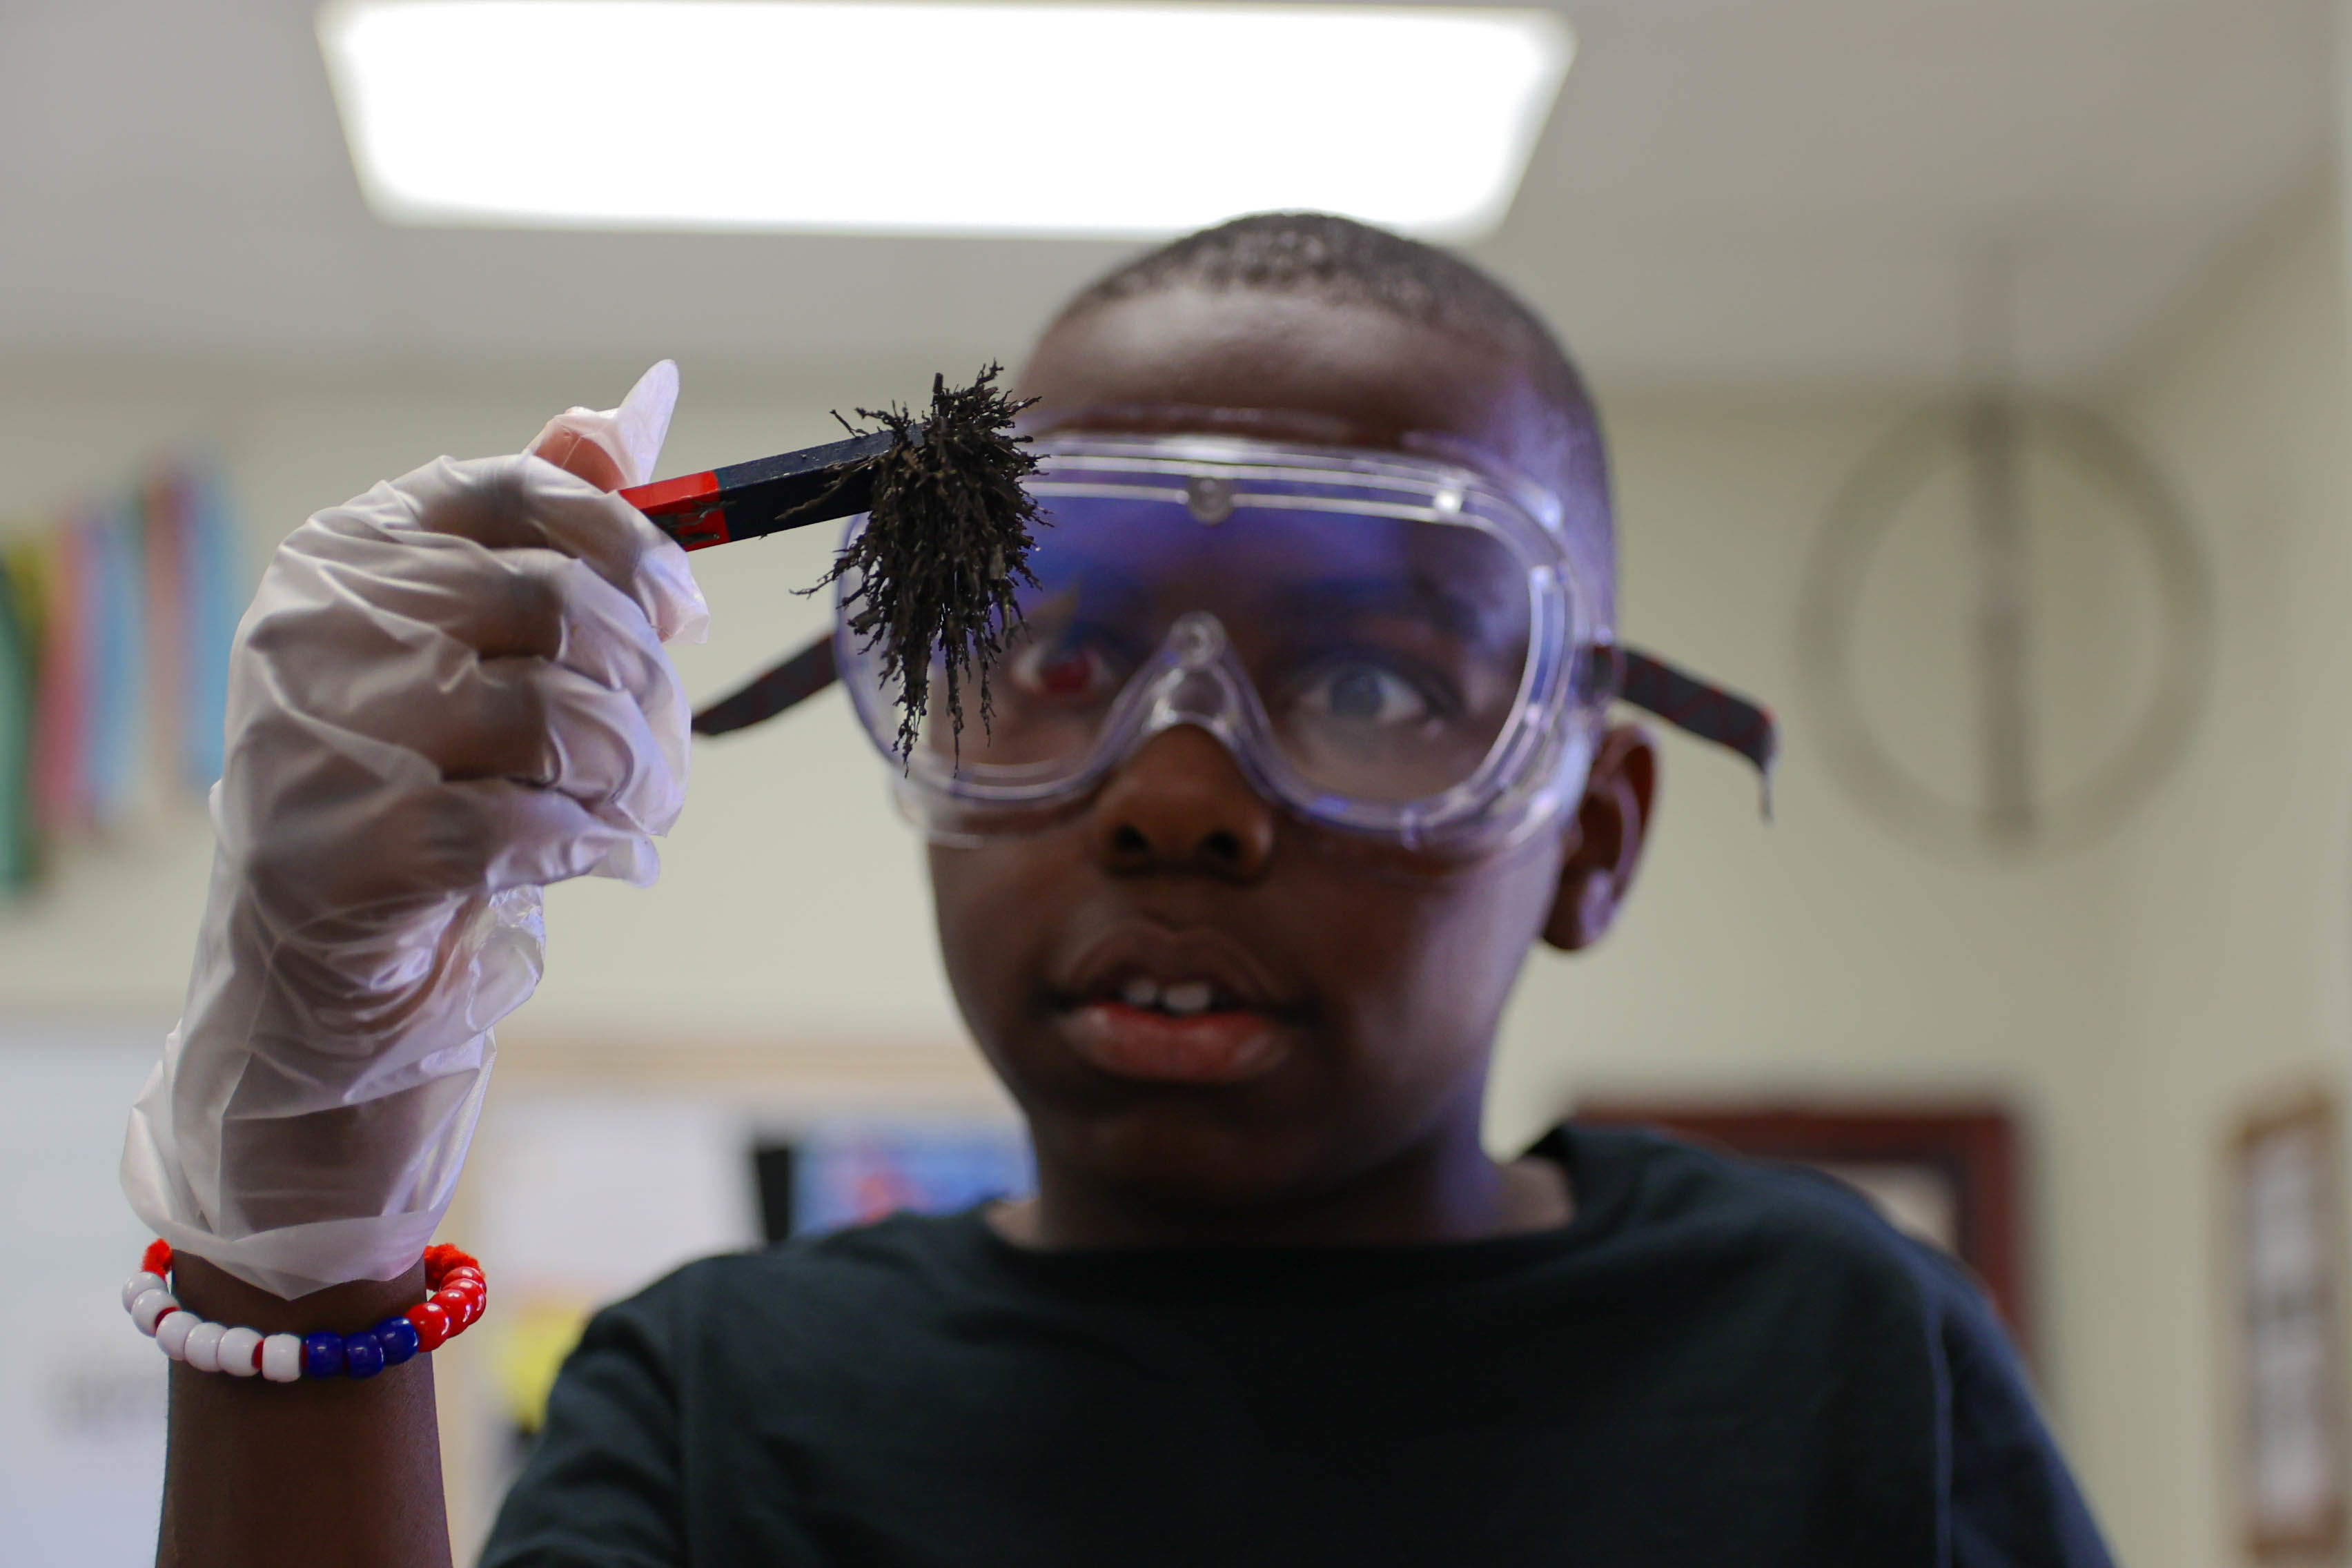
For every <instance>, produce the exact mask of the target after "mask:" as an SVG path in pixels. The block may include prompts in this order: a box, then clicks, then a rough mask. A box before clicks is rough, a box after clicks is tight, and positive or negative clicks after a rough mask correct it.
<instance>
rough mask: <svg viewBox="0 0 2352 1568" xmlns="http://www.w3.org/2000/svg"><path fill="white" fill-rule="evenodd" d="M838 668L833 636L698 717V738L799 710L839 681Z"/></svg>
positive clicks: (751, 682)
mask: <svg viewBox="0 0 2352 1568" xmlns="http://www.w3.org/2000/svg"><path fill="white" fill-rule="evenodd" d="M839 675H840V672H839V671H838V670H836V669H835V668H834V662H833V635H832V634H831V633H830V632H828V633H826V634H825V635H824V637H819V638H817V639H816V640H815V641H814V642H813V643H811V644H809V645H808V646H807V647H804V648H802V649H801V650H800V651H799V652H798V653H795V654H793V656H792V657H791V658H787V659H786V660H784V662H783V663H782V664H780V665H777V666H776V667H775V668H772V669H771V670H769V671H767V672H766V673H765V674H763V675H761V676H759V677H758V678H756V679H752V680H751V681H750V682H748V683H746V684H745V685H743V686H741V687H739V688H737V689H735V690H733V691H730V692H729V693H728V694H727V695H726V696H724V697H722V698H720V699H719V700H718V701H716V702H713V703H712V704H710V706H709V707H708V708H704V709H702V710H699V711H698V712H697V713H696V714H695V716H694V732H695V733H696V734H698V735H724V734H726V733H727V732H728V731H730V730H742V729H747V728H749V727H750V726H751V725H753V724H757V723H760V722H761V721H763V720H768V719H772V718H774V717H775V716H776V715H777V714H779V713H782V711H783V710H785V709H787V708H793V707H797V706H798V705H799V704H801V703H803V702H805V701H807V700H809V699H810V698H812V697H814V696H815V695H816V694H817V693H818V692H820V691H823V690H824V689H825V688H826V687H828V686H831V685H832V684H833V683H834V681H835V680H836V679H839Z"/></svg>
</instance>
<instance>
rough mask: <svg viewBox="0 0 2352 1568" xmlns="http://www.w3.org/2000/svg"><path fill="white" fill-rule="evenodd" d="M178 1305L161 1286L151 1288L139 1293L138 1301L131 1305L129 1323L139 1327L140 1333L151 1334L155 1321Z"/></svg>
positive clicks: (150, 1276) (170, 1294)
mask: <svg viewBox="0 0 2352 1568" xmlns="http://www.w3.org/2000/svg"><path fill="white" fill-rule="evenodd" d="M148 1278H149V1279H153V1278H154V1276H153V1275H152V1274H151V1275H149V1276H148ZM179 1304H180V1303H179V1301H178V1300H175V1299H174V1298H173V1295H172V1293H171V1292H170V1291H169V1290H166V1289H163V1287H162V1286H161V1285H157V1286H153V1287H152V1288H151V1289H146V1290H143V1291H142V1292H140V1295H139V1299H138V1300H135V1301H133V1302H131V1321H132V1322H134V1323H136V1324H138V1325H139V1331H140V1332H141V1333H142V1334H152V1333H153V1332H154V1331H155V1320H156V1319H158V1318H160V1317H162V1316H163V1314H164V1313H166V1312H168V1311H170V1310H172V1309H173V1308H174V1307H176V1306H178V1305H179Z"/></svg>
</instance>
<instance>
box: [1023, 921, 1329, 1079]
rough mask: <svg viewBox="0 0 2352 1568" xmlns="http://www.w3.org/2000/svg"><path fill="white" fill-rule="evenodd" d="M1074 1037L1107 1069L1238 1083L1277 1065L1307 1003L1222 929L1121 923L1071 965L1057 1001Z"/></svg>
mask: <svg viewBox="0 0 2352 1568" xmlns="http://www.w3.org/2000/svg"><path fill="white" fill-rule="evenodd" d="M1056 1006H1057V1011H1058V1012H1059V1014H1060V1016H1061V1018H1062V1021H1063V1026H1064V1032H1065V1035H1066V1038H1067V1039H1068V1041H1069V1043H1070V1045H1071V1047H1072V1048H1074V1049H1075V1050H1076V1052H1077V1054H1078V1055H1079V1056H1080V1057H1081V1058H1084V1059H1085V1060H1087V1062H1088V1063H1090V1064H1091V1065H1093V1066H1094V1067H1096V1068H1100V1069H1101V1070H1102V1071H1104V1072H1108V1073H1112V1074H1115V1075H1117V1076H1118V1077H1121V1078H1129V1079H1143V1080H1147V1081H1150V1082H1158V1083H1184V1084H1225V1083H1239V1082H1242V1081H1244V1080H1246V1079H1253V1078H1255V1077H1257V1076H1259V1075H1260V1074H1261V1073H1265V1072H1267V1071H1270V1070H1272V1068H1274V1067H1275V1066H1276V1064H1277V1063H1278V1062H1280V1060H1281V1059H1282V1058H1283V1057H1284V1055H1286V1052H1287V1049H1288V1041H1289V1036H1290V1026H1291V1025H1292V1024H1293V1023H1294V1022H1295V1021H1296V1017H1297V1012H1298V1008H1297V1005H1295V1004H1292V1003H1289V1002H1288V1001H1286V999H1285V997H1284V995H1283V994H1282V992H1281V990H1280V988H1279V987H1278V986H1277V985H1276V984H1275V983H1274V982H1273V980H1272V979H1271V977H1270V976H1268V975H1267V974H1266V973H1265V969H1264V966H1263V965H1261V964H1260V963H1258V962H1257V961H1256V959H1255V957H1253V956H1252V955H1251V953H1250V952H1248V950H1247V949H1246V948H1244V947H1243V946H1242V945H1241V944H1240V943H1239V942H1236V941H1234V939H1233V938H1231V937H1229V936H1227V935H1225V934H1224V933H1223V932H1222V931H1213V930H1208V929H1203V928H1195V929H1192V930H1183V931H1179V930H1171V929H1170V928H1168V927H1166V926H1160V925H1156V924H1150V923H1146V922H1134V923H1129V924H1126V925H1122V926H1120V927H1118V928H1117V929H1116V930H1114V931H1111V932H1110V933H1109V934H1108V935H1107V936H1106V937H1104V938H1103V939H1102V940H1100V941H1098V942H1095V943H1094V944H1093V945H1092V946H1090V947H1088V948H1087V950H1086V951H1085V952H1083V953H1082V954H1081V955H1080V956H1079V958H1078V960H1077V962H1076V963H1075V964H1074V965H1072V966H1071V972H1070V978H1069V981H1068V984H1066V986H1064V987H1063V988H1062V989H1061V992H1060V994H1059V995H1058V996H1057V998H1056Z"/></svg>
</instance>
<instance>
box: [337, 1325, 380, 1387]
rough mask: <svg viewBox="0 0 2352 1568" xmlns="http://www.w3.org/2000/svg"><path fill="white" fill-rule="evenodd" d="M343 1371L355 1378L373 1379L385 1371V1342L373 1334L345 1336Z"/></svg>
mask: <svg viewBox="0 0 2352 1568" xmlns="http://www.w3.org/2000/svg"><path fill="white" fill-rule="evenodd" d="M343 1370H344V1371H346V1372H348V1373H351V1375H352V1376H353V1377H373V1376H374V1375H375V1374H376V1373H380V1372H382V1371H383V1341H382V1340H380V1339H377V1338H376V1337H375V1335H373V1333H359V1334H345V1335H344V1336H343Z"/></svg>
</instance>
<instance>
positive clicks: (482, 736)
mask: <svg viewBox="0 0 2352 1568" xmlns="http://www.w3.org/2000/svg"><path fill="white" fill-rule="evenodd" d="M417 695H419V694H418V693H415V692H411V691H407V690H401V691H395V692H391V693H387V694H386V700H384V701H382V702H378V703H373V704H367V705H363V706H362V708H361V709H360V710H357V711H355V712H352V714H350V715H349V716H348V719H347V721H348V722H350V723H351V724H352V727H353V728H354V729H357V730H359V731H361V732H362V733H363V734H367V735H369V736H371V737H373V738H374V739H376V740H382V741H390V742H395V743H397V744H401V745H404V746H406V747H408V748H410V749H411V750H414V751H415V752H418V753H419V754H420V755H422V756H423V757H425V759H426V760H427V761H428V762H430V763H433V764H434V765H435V766H436V767H437V768H438V769H439V770H440V772H441V775H442V776H443V777H444V778H446V779H449V780H452V781H457V780H466V779H511V780H514V781H517V782H519V783H523V784H531V785H534V786H537V787H539V788H542V789H549V790H553V791H555V792H556V793H558V794H561V795H568V796H570V797H571V798H572V799H573V800H575V801H578V802H579V803H580V804H581V805H583V806H585V807H586V808H587V809H588V810H589V811H590V812H591V813H593V815H595V816H599V817H602V818H604V819H605V820H607V821H610V822H613V823H615V824H616V825H618V826H624V827H627V828H630V829H632V830H634V831H636V832H640V833H660V832H663V831H666V830H667V828H668V826H670V824H671V823H673V822H675V821H676V820H677V813H678V810H679V807H680V805H682V804H683V802H684V800H685V797H686V754H687V739H686V737H687V731H686V723H685V712H684V705H683V704H682V703H681V704H679V705H678V706H677V708H674V709H672V710H670V711H668V712H667V713H666V714H665V715H664V716H663V717H664V720H665V723H666V727H667V729H668V730H669V731H671V733H669V734H668V735H667V736H665V735H663V734H661V733H659V732H658V731H656V729H655V727H654V725H653V722H652V721H651V720H650V719H649V718H648V717H647V715H646V712H645V710H642V709H641V708H639V707H638V706H637V702H636V700H635V698H633V697H631V696H629V695H628V694H627V693H625V692H621V691H615V690H614V689H612V688H610V687H608V686H605V685H603V684H602V683H600V682H598V681H594V680H591V679H588V678H587V677H586V676H584V675H582V674H580V673H579V672H577V671H576V670H571V669H566V668H563V667H562V666H561V665H556V664H550V663H548V662H547V661H546V660H545V659H539V658H497V659H483V660H474V659H457V660H452V661H450V663H449V664H448V666H447V667H446V668H445V670H444V671H443V674H442V679H441V680H440V681H439V682H438V683H437V684H436V687H435V688H433V689H429V690H428V691H426V692H424V693H422V695H423V696H424V697H425V700H424V701H422V702H419V701H416V700H415V697H416V696H417Z"/></svg>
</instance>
